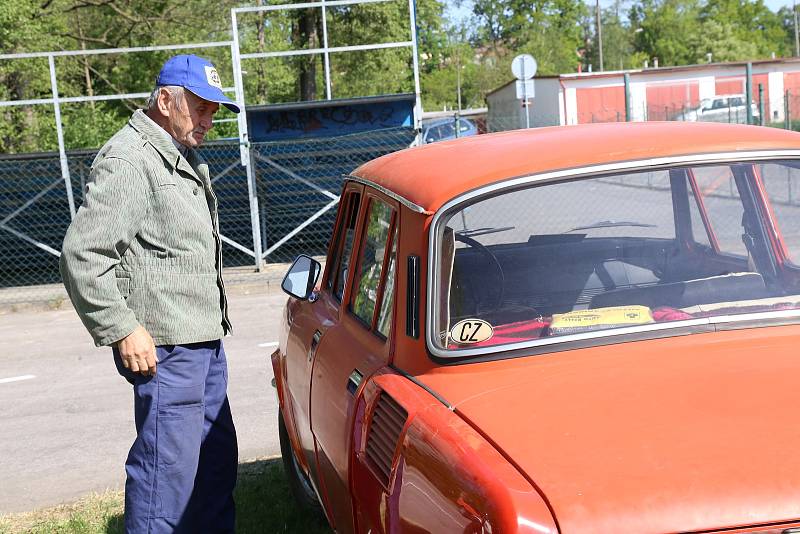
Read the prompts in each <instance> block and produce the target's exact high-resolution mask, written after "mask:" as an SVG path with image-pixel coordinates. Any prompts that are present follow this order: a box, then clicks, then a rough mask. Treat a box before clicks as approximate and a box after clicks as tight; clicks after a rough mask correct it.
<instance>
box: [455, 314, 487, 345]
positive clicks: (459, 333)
mask: <svg viewBox="0 0 800 534" xmlns="http://www.w3.org/2000/svg"><path fill="white" fill-rule="evenodd" d="M493 335H494V328H493V327H492V325H490V324H489V323H487V322H486V321H483V320H481V319H464V320H463V321H459V322H457V323H456V324H455V325H453V328H451V329H450V339H452V340H453V341H454V342H455V343H458V344H459V345H472V344H474V343H480V342H481V341H486V340H488V339H491V337H492V336H493Z"/></svg>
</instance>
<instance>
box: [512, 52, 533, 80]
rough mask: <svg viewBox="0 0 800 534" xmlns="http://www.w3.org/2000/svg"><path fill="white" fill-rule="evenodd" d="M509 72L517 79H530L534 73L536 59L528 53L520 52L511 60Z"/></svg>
mask: <svg viewBox="0 0 800 534" xmlns="http://www.w3.org/2000/svg"><path fill="white" fill-rule="evenodd" d="M511 72H513V73H514V76H516V78H517V79H518V80H530V79H531V78H533V76H534V75H535V74H536V60H535V59H533V56H532V55H530V54H520V55H518V56H517V57H515V58H514V60H513V61H512V62H511Z"/></svg>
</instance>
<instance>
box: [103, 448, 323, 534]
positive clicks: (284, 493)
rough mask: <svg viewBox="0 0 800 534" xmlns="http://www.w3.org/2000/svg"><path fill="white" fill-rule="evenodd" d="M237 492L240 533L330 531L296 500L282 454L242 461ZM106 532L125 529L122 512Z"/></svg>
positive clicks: (114, 533)
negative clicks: (300, 506) (284, 467)
mask: <svg viewBox="0 0 800 534" xmlns="http://www.w3.org/2000/svg"><path fill="white" fill-rule="evenodd" d="M234 495H235V500H236V532H237V533H240V534H247V533H254V534H255V533H262V532H303V533H309V534H313V533H330V529H329V528H328V525H327V524H326V523H325V521H324V519H317V518H316V517H314V516H310V515H309V514H308V513H307V512H305V511H304V510H303V509H301V508H299V507H298V505H297V504H296V503H295V501H294V499H293V498H292V495H291V493H290V492H289V486H288V485H287V482H286V476H285V474H284V471H283V463H282V461H281V459H280V458H271V459H268V460H255V461H252V462H246V463H241V464H239V479H238V482H237V485H236V492H235V494H234ZM105 532H106V533H108V534H123V533H124V532H125V528H124V523H123V517H122V514H117V515H113V516H111V517H110V518H109V519H108V521H107V522H106V527H105Z"/></svg>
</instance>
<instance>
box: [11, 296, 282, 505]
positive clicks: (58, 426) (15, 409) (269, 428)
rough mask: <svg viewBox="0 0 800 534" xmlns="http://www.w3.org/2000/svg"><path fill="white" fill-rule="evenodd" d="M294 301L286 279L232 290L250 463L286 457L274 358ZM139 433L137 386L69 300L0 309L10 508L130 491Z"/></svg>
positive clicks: (230, 352)
mask: <svg viewBox="0 0 800 534" xmlns="http://www.w3.org/2000/svg"><path fill="white" fill-rule="evenodd" d="M285 301H286V297H285V295H284V294H283V293H282V292H280V290H279V289H276V284H270V285H269V286H267V285H266V284H260V285H259V284H255V285H252V286H248V287H234V288H233V290H232V291H231V294H230V295H229V304H230V316H231V321H232V322H233V328H234V332H233V336H230V337H226V338H225V340H224V343H225V351H226V353H227V356H228V368H229V385H228V396H229V399H230V404H231V409H232V411H233V417H234V421H235V423H236V429H237V434H238V438H239V460H240V461H245V460H248V459H253V458H258V457H269V456H277V455H279V454H280V449H279V445H278V432H277V419H276V418H277V402H276V398H275V395H274V393H273V390H272V388H271V386H270V380H271V379H272V369H271V366H270V365H269V355H270V354H271V353H272V352H273V351H274V350H275V347H276V346H277V335H278V320H279V318H280V316H281V313H280V312H281V310H282V308H283V304H284V302H285ZM135 434H136V432H135V429H134V423H133V391H132V388H131V386H130V385H129V384H128V383H127V382H126V381H125V380H124V379H123V378H122V377H120V376H119V375H118V374H117V371H116V369H115V367H114V362H113V360H112V356H111V349H109V348H96V347H95V346H94V344H93V343H92V341H91V338H90V337H89V335H88V333H87V332H86V331H85V329H84V328H83V325H82V324H81V323H80V320H79V319H78V316H77V315H76V314H75V311H74V310H73V309H72V307H71V305H70V304H69V302H66V303H64V304H63V306H62V308H61V309H59V310H48V311H22V312H13V311H8V312H0V481H2V482H0V514H5V513H12V512H21V511H29V510H34V509H38V508H42V507H48V506H52V505H56V504H60V503H64V502H71V501H74V500H76V499H78V498H80V497H81V496H83V495H85V494H87V493H89V492H94V491H104V490H106V489H114V490H116V489H122V488H123V487H124V483H125V469H124V463H125V457H126V456H127V453H128V449H129V448H130V446H131V444H132V443H133V439H134V437H135Z"/></svg>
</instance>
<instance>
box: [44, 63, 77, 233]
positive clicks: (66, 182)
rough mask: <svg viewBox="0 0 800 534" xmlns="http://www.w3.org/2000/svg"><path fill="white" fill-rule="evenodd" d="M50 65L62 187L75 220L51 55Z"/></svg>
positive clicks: (54, 67) (56, 84)
mask: <svg viewBox="0 0 800 534" xmlns="http://www.w3.org/2000/svg"><path fill="white" fill-rule="evenodd" d="M47 61H48V62H49V64H50V89H51V91H52V92H53V108H54V110H55V114H56V134H57V135H58V160H59V162H60V163H61V177H62V178H64V185H65V186H66V188H67V202H68V203H69V215H70V218H71V219H74V218H75V199H74V198H73V196H72V180H70V177H69V162H68V161H67V151H66V149H65V148H64V130H63V129H62V127H61V104H60V103H59V100H58V83H57V82H56V62H55V58H54V57H53V56H52V54H51V55H49V56H47Z"/></svg>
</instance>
